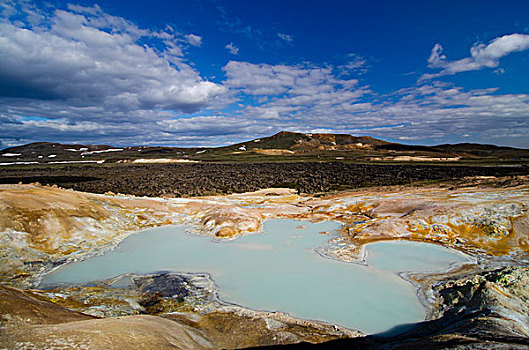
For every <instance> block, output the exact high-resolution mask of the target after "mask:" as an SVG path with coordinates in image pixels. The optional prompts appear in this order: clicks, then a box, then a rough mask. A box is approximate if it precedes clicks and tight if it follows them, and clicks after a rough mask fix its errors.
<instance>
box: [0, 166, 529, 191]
mask: <svg viewBox="0 0 529 350" xmlns="http://www.w3.org/2000/svg"><path fill="white" fill-rule="evenodd" d="M528 174H529V169H528V167H526V166H523V165H519V166H509V167H506V166H503V167H494V166H451V165H442V166H433V165H411V164H407V165H398V164H393V165H375V164H358V163H316V162H307V163H299V162H298V163H287V162H283V163H196V164H151V165H131V164H129V165H124V164H113V165H108V166H106V165H105V166H103V165H100V166H92V165H86V166H81V165H77V166H58V165H57V166H39V167H20V168H17V169H12V168H7V167H3V168H2V169H0V183H4V184H17V183H19V182H22V183H25V184H28V183H33V182H39V183H41V184H49V185H58V186H61V187H64V188H71V189H74V190H77V191H83V192H92V193H105V192H108V191H111V192H114V193H123V194H130V195H136V196H150V197H190V196H203V195H216V194H230V193H243V192H251V191H257V190H259V189H264V188H271V187H288V188H292V189H295V190H297V191H298V192H299V193H305V194H314V193H321V192H329V191H336V190H344V189H355V188H362V187H371V186H388V185H408V184H411V183H415V182H439V181H448V180H457V179H463V178H466V177H475V176H494V177H506V176H517V175H528Z"/></svg>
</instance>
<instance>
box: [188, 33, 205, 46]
mask: <svg viewBox="0 0 529 350" xmlns="http://www.w3.org/2000/svg"><path fill="white" fill-rule="evenodd" d="M186 38H187V41H188V42H189V44H190V45H193V46H200V45H202V37H201V36H198V35H195V34H188V35H186Z"/></svg>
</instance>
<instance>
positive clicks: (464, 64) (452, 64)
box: [422, 34, 529, 80]
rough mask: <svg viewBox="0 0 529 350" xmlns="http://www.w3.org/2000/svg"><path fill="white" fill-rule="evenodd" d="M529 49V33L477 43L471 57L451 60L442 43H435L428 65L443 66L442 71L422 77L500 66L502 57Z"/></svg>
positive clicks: (471, 50)
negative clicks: (447, 56)
mask: <svg viewBox="0 0 529 350" xmlns="http://www.w3.org/2000/svg"><path fill="white" fill-rule="evenodd" d="M527 49H529V35H528V34H510V35H504V36H501V37H499V38H496V39H494V40H492V41H491V42H490V43H489V44H488V45H485V44H483V43H476V44H474V46H472V48H471V49H470V57H466V58H463V59H460V60H456V61H449V60H447V58H446V56H445V55H444V54H443V47H442V46H441V45H440V44H435V45H434V47H433V49H432V53H431V54H430V57H429V58H428V67H430V68H441V71H440V72H438V73H434V74H424V75H423V76H422V79H423V80H424V79H431V78H435V77H440V76H443V75H453V74H457V73H460V72H466V71H472V70H480V69H483V68H495V67H498V65H499V60H500V58H502V57H504V56H507V55H509V54H511V53H513V52H519V51H525V50H527Z"/></svg>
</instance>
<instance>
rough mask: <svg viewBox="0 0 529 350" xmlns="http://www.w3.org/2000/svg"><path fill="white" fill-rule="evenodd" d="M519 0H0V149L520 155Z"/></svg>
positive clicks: (523, 57)
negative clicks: (481, 147) (319, 135)
mask: <svg viewBox="0 0 529 350" xmlns="http://www.w3.org/2000/svg"><path fill="white" fill-rule="evenodd" d="M527 14H529V2H527V1H487V0H479V1H437V2H434V1H420V0H417V1H369V2H367V1H205V0H204V1H197V0H194V1H191V0H189V1H187V0H186V1H169V0H167V1H162V0H158V1H143V0H141V1H121V0H120V1H98V2H94V1H77V2H62V1H60V2H53V1H51V2H50V1H46V2H40V1H23V0H20V1H12V0H0V147H8V146H12V145H18V144H24V143H28V142H33V141H57V142H69V143H105V144H112V145H138V144H150V145H154V144H157V145H173V146H216V145H224V144H227V143H231V142H237V141H243V140H247V139H252V138H258V137H263V136H267V135H271V134H273V133H276V132H278V131H281V130H290V131H298V132H336V133H350V134H354V135H369V136H373V137H376V138H380V139H384V140H389V141H395V142H401V143H408V144H428V145H429V144H441V143H457V142H478V143H492V144H498V145H511V146H517V147H525V148H529V137H527V136H528V135H529V84H528V79H527V77H529V16H527Z"/></svg>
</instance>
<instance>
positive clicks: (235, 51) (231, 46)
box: [225, 43, 239, 55]
mask: <svg viewBox="0 0 529 350" xmlns="http://www.w3.org/2000/svg"><path fill="white" fill-rule="evenodd" d="M225 47H226V49H228V51H229V52H230V53H231V54H232V55H237V54H239V48H238V47H237V46H235V45H234V44H233V43H229V44H228V45H226V46H225Z"/></svg>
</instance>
